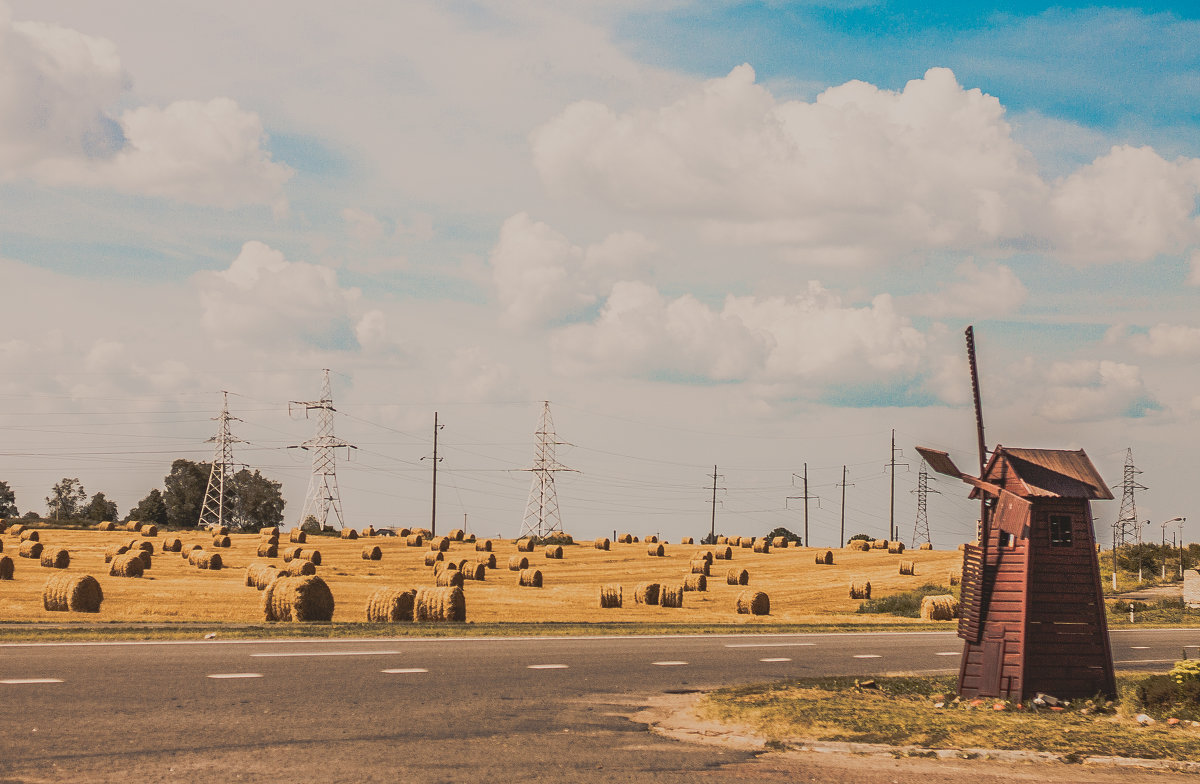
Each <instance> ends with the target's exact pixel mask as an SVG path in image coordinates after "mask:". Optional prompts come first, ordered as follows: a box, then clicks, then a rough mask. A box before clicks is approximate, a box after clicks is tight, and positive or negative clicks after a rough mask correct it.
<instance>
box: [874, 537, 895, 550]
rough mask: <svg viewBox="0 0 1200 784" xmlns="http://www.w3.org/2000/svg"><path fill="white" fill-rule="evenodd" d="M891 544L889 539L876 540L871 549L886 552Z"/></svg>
mask: <svg viewBox="0 0 1200 784" xmlns="http://www.w3.org/2000/svg"><path fill="white" fill-rule="evenodd" d="M889 544H891V542H889V541H888V540H887V539H876V540H875V541H873V542H871V549H872V550H886V549H888V545H889Z"/></svg>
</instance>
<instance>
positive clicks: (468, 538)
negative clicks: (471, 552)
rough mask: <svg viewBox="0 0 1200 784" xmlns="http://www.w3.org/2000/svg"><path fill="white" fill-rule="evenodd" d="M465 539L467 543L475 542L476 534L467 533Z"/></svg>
mask: <svg viewBox="0 0 1200 784" xmlns="http://www.w3.org/2000/svg"><path fill="white" fill-rule="evenodd" d="M463 541H464V542H466V543H467V544H475V534H467V535H466V536H464V537H463Z"/></svg>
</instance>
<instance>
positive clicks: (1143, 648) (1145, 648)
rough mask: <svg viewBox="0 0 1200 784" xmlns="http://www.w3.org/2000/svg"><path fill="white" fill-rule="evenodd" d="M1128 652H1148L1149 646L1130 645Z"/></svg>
mask: <svg viewBox="0 0 1200 784" xmlns="http://www.w3.org/2000/svg"><path fill="white" fill-rule="evenodd" d="M1129 650H1131V651H1148V650H1150V646H1149V645H1130V646H1129Z"/></svg>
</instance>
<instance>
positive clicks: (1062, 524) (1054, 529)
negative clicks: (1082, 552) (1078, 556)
mask: <svg viewBox="0 0 1200 784" xmlns="http://www.w3.org/2000/svg"><path fill="white" fill-rule="evenodd" d="M1050 546H1051V547H1070V546H1071V516H1070V515H1050Z"/></svg>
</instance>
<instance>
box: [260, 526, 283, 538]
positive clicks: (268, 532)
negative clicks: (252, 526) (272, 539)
mask: <svg viewBox="0 0 1200 784" xmlns="http://www.w3.org/2000/svg"><path fill="white" fill-rule="evenodd" d="M258 535H259V536H279V526H277V525H269V526H267V527H266V528H259V529H258Z"/></svg>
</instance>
